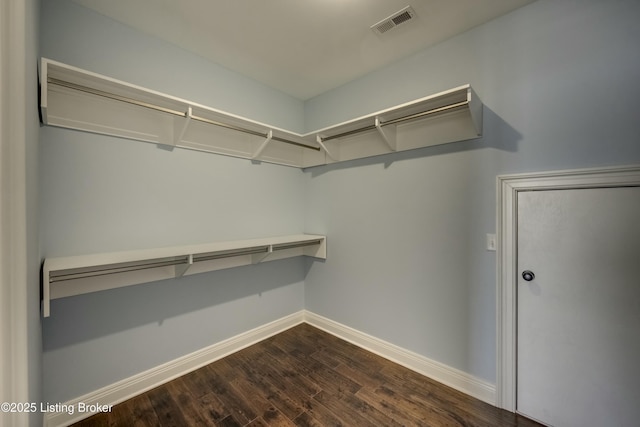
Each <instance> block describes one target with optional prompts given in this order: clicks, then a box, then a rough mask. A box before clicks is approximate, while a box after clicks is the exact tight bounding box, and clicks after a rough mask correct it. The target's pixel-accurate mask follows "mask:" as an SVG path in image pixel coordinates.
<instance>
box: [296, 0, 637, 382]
mask: <svg viewBox="0 0 640 427" xmlns="http://www.w3.org/2000/svg"><path fill="white" fill-rule="evenodd" d="M639 18H640V2H637V1H607V2H604V1H584V0H580V1H547V0H539V1H537V2H534V3H532V4H531V5H529V6H526V7H524V8H522V9H520V10H517V11H515V12H514V13H511V14H509V15H506V16H503V17H501V18H499V19H497V20H494V21H492V22H490V23H488V24H486V25H483V26H480V27H477V28H475V29H473V30H471V31H469V32H467V33H465V34H462V35H460V36H458V37H455V38H453V39H450V40H448V41H446V42H444V43H442V44H440V45H437V46H435V47H433V48H431V49H428V50H425V51H423V52H421V53H419V54H417V55H415V56H413V57H411V58H409V59H406V60H404V61H401V62H398V63H395V64H393V65H392V66H389V67H387V68H384V69H381V70H379V71H377V72H374V73H372V74H370V75H368V76H365V77H363V78H361V79H359V80H357V81H354V82H352V83H349V84H347V85H344V86H342V87H340V88H337V89H335V90H333V91H331V92H328V93H325V94H323V95H321V96H319V97H317V98H315V99H312V100H310V101H308V102H307V104H306V106H305V108H306V119H307V124H306V126H307V127H308V128H309V129H313V128H320V127H322V126H325V125H327V124H330V123H336V122H340V121H343V120H345V119H347V118H350V117H356V116H359V115H362V114H366V113H369V112H373V111H376V110H379V109H381V108H386V107H389V106H392V105H394V104H397V103H400V102H405V101H408V100H411V99H415V98H418V97H421V96H424V95H427V94H430V93H436V92H439V91H441V90H445V89H448V88H451V87H455V86H458V85H460V84H464V83H470V84H471V85H472V86H473V87H474V89H475V90H476V91H477V93H478V95H479V96H480V98H481V99H482V101H483V102H484V105H485V109H484V137H483V138H481V139H477V140H474V141H468V142H462V143H456V144H450V145H443V146H439V147H431V148H425V149H420V150H417V151H414V152H405V153H400V154H397V155H389V156H384V157H380V158H374V159H364V160H360V161H354V162H350V163H348V164H337V165H333V166H326V167H320V168H314V169H311V170H309V171H307V172H306V178H307V187H306V194H307V202H306V209H307V213H306V226H307V227H308V228H310V229H314V230H316V231H317V232H320V233H326V234H327V235H328V236H329V252H328V259H327V262H326V263H324V264H319V263H318V264H314V265H312V266H311V268H310V271H309V273H308V275H307V277H306V280H305V301H306V308H307V309H309V310H310V311H313V312H315V313H318V314H320V315H323V316H326V317H328V318H330V319H333V320H336V321H338V322H341V323H344V324H346V325H349V326H351V327H354V328H356V329H359V330H361V331H364V332H366V333H369V334H371V335H373V336H376V337H378V338H381V339H384V340H387V341H390V342H392V343H394V344H397V345H399V346H401V347H404V348H407V349H410V350H413V351H415V352H417V353H419V354H421V355H424V356H426V357H429V358H432V359H435V360H437V361H439V362H442V363H445V364H447V365H449V366H452V367H455V368H458V369H460V370H462V371H465V372H468V373H471V374H472V375H475V376H477V377H479V378H483V379H485V380H487V381H489V382H495V378H496V376H495V375H496V374H495V354H496V352H495V345H496V334H495V329H496V323H495V312H496V302H495V299H496V294H495V288H496V274H495V269H496V256H495V253H494V252H488V251H486V250H485V235H486V233H494V232H495V231H496V225H495V221H496V220H495V218H496V207H495V203H496V196H495V193H496V188H495V187H496V176H497V175H499V174H505V173H515V172H527V171H541V170H554V169H568V168H583V167H592V166H605V165H607V166H608V165H624V164H633V163H636V164H637V163H639V162H640V144H639V143H638V135H639V134H640V121H639V120H638V119H639V118H640V104H639V103H638V99H640V88H639V86H638V84H637V78H638V76H640V50H639V49H638V40H640V27H639V26H638V19H639Z"/></svg>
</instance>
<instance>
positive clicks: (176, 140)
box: [173, 107, 193, 147]
mask: <svg viewBox="0 0 640 427" xmlns="http://www.w3.org/2000/svg"><path fill="white" fill-rule="evenodd" d="M192 118H193V109H192V108H191V107H188V108H187V111H186V112H185V113H184V119H183V118H177V119H176V126H175V128H174V135H173V145H174V146H176V147H178V146H180V142H182V140H183V139H184V135H185V134H186V133H187V128H188V127H189V123H191V119H192ZM180 124H181V125H182V126H180Z"/></svg>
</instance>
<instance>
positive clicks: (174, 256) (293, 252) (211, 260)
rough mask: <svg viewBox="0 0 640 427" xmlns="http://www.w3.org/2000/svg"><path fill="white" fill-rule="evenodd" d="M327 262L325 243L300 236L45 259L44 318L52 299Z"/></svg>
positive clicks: (43, 270) (320, 239)
mask: <svg viewBox="0 0 640 427" xmlns="http://www.w3.org/2000/svg"><path fill="white" fill-rule="evenodd" d="M303 255H304V256H309V257H315V258H319V259H326V258H327V239H326V237H325V236H321V235H314V234H299V235H291V236H279V237H270V238H262V239H251V240H238V241H231V242H217V243H209V244H201V245H192V246H176V247H168V248H155V249H144V250H137V251H127V252H112V253H104V254H93V255H81V256H70V257H61V258H46V259H45V260H44V264H43V267H42V282H43V286H42V287H43V292H42V294H43V301H42V313H43V316H44V317H49V315H50V314H51V308H50V303H51V300H52V299H57V298H65V297H70V296H74V295H81V294H86V293H91V292H98V291H103V290H107V289H114V288H120V287H124V286H130V285H136V284H140V283H148V282H155V281H158V280H164V279H172V278H179V277H182V276H187V275H191V274H198V273H205V272H207V271H214V270H221V269H225V268H232V267H239V266H243V265H250V264H257V263H260V262H266V261H273V260H277V259H284V258H291V257H296V256H303Z"/></svg>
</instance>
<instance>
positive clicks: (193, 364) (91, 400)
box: [44, 310, 305, 427]
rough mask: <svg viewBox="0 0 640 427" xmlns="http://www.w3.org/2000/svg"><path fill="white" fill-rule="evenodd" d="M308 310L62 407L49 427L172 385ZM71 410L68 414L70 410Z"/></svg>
mask: <svg viewBox="0 0 640 427" xmlns="http://www.w3.org/2000/svg"><path fill="white" fill-rule="evenodd" d="M304 313H305V312H304V310H302V311H299V312H297V313H293V314H291V315H289V316H286V317H283V318H281V319H278V320H275V321H273V322H270V323H267V324H265V325H262V326H259V327H257V328H255V329H252V330H250V331H247V332H244V333H242V334H239V335H236V336H235V337H231V338H229V339H226V340H224V341H221V342H219V343H216V344H213V345H211V346H209V347H205V348H203V349H201V350H198V351H195V352H193V353H191V354H187V355H185V356H183V357H179V358H178V359H175V360H172V361H169V362H167V363H165V364H162V365H160V366H157V367H155V368H152V369H149V370H148V371H145V372H141V373H139V374H136V375H134V376H132V377H129V378H125V379H124V380H121V381H118V382H116V383H114V384H111V385H108V386H106V387H103V388H101V389H99V390H96V391H94V392H91V393H88V394H85V395H84V396H80V397H78V398H76V399H73V400H70V401H68V402H66V403H64V404H62V408H63V411H62V412H49V413H47V414H46V416H45V418H44V425H45V427H64V426H69V425H71V424H73V423H76V422H78V421H80V420H82V419H84V418H88V417H90V416H91V415H93V413H87V412H84V413H82V412H78V404H85V405H116V404H118V403H120V402H124V401H125V400H127V399H130V398H132V397H134V396H137V395H139V394H141V393H144V392H145V391H148V390H151V389H152V388H154V387H157V386H159V385H162V384H164V383H166V382H169V381H171V380H173V379H175V378H178V377H180V376H182V375H185V374H187V373H189V372H191V371H194V370H196V369H198V368H201V367H202V366H205V365H208V364H209V363H212V362H215V361H216V360H219V359H222V358H223V357H225V356H228V355H230V354H232V353H235V352H236V351H239V350H242V349H243V348H246V347H249V346H250V345H253V344H255V343H257V342H259V341H262V340H264V339H266V338H269V337H270V336H273V335H276V334H278V333H280V332H283V331H285V330H287V329H289V328H291V327H293V326H296V325H298V324H300V323H302V322H304ZM67 409H68V410H67Z"/></svg>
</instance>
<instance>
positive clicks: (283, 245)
mask: <svg viewBox="0 0 640 427" xmlns="http://www.w3.org/2000/svg"><path fill="white" fill-rule="evenodd" d="M320 243H322V239H318V240H311V241H308V242H300V243H281V244H278V245H272V246H271V247H272V248H273V250H274V251H281V250H284V249H294V248H303V247H305V246H314V245H319V244H320Z"/></svg>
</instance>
